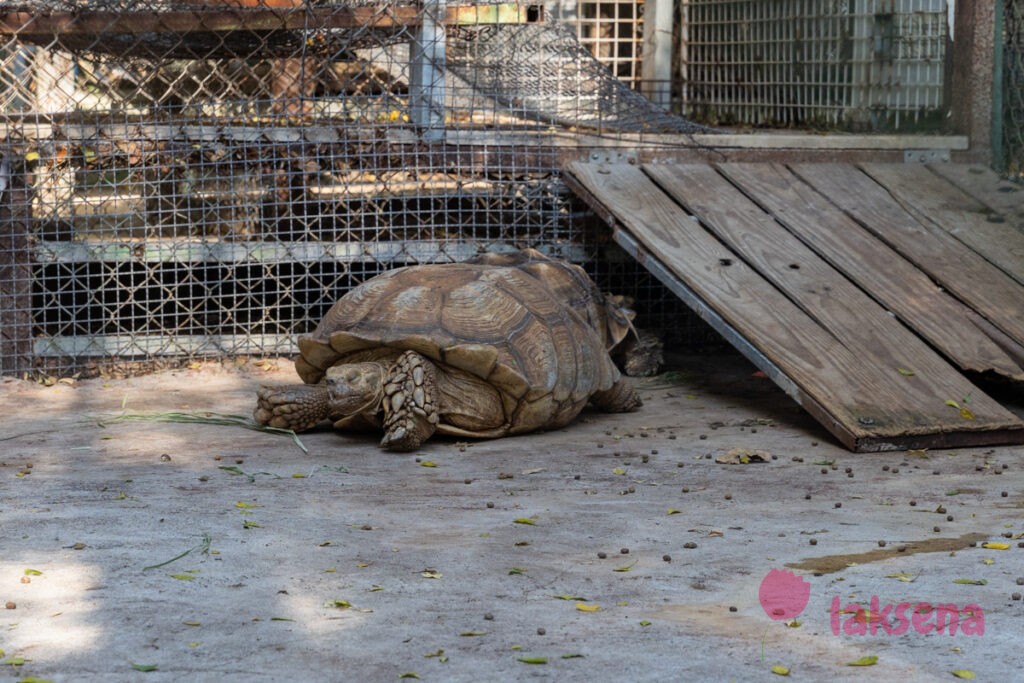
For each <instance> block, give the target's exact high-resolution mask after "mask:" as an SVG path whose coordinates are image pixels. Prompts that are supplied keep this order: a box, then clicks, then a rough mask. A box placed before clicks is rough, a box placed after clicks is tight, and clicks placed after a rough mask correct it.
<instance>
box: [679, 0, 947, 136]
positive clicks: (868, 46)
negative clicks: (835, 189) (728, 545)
mask: <svg viewBox="0 0 1024 683" xmlns="http://www.w3.org/2000/svg"><path fill="white" fill-rule="evenodd" d="M684 7H685V10H686V20H685V25H686V26H687V36H686V37H685V38H684V42H683V45H684V49H685V51H686V54H685V56H684V57H683V64H682V69H683V72H684V73H683V78H682V79H681V82H682V83H684V84H685V86H684V87H685V89H686V92H685V93H684V95H683V98H682V99H683V101H684V102H685V107H686V111H687V113H688V114H690V115H691V116H693V117H694V118H696V119H698V120H703V121H709V122H711V123H713V124H721V125H735V124H744V125H755V126H800V127H808V126H810V127H818V128H826V129H853V130H861V131H878V130H908V129H920V128H922V127H927V126H931V127H939V126H941V125H943V123H944V120H945V114H946V112H947V111H948V103H947V97H948V95H947V92H946V88H945V74H946V64H945V62H946V54H947V45H948V41H949V25H948V10H947V2H946V0H773V1H772V2H752V1H751V0H688V2H686V3H685V4H684Z"/></svg>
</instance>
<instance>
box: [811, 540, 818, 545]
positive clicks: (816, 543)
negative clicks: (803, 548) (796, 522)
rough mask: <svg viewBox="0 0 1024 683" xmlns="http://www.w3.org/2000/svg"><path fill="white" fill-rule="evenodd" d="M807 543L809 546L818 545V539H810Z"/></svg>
mask: <svg viewBox="0 0 1024 683" xmlns="http://www.w3.org/2000/svg"><path fill="white" fill-rule="evenodd" d="M809 543H810V544H811V545H818V539H816V538H812V539H811V540H810V541H809Z"/></svg>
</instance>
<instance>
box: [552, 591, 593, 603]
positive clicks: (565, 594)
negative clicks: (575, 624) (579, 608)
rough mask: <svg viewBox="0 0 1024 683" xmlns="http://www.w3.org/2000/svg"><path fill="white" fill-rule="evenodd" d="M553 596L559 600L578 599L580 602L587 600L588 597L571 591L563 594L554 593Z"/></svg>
mask: <svg viewBox="0 0 1024 683" xmlns="http://www.w3.org/2000/svg"><path fill="white" fill-rule="evenodd" d="M551 597H553V598H555V599H557V600H578V601H580V602H587V599H586V598H584V597H581V596H579V595H572V594H570V593H563V594H562V595H552V596H551Z"/></svg>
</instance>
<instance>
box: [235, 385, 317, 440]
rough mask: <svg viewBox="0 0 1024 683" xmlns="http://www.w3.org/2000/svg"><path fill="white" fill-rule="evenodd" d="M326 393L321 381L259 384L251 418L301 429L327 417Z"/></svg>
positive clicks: (259, 421) (264, 422)
mask: <svg viewBox="0 0 1024 683" xmlns="http://www.w3.org/2000/svg"><path fill="white" fill-rule="evenodd" d="M330 408H331V402H330V392H328V390H327V387H326V386H325V385H323V384H291V385H288V386H283V387H272V386H267V385H264V386H261V387H260V388H259V392H258V393H257V399H256V410H255V411H253V419H255V420H256V422H258V423H259V424H262V425H269V426H271V427H277V428H279V429H291V430H293V431H296V432H302V431H305V430H307V429H312V428H313V427H316V426H317V425H318V424H320V423H321V422H323V421H324V420H326V419H327V418H328V417H329V416H330Z"/></svg>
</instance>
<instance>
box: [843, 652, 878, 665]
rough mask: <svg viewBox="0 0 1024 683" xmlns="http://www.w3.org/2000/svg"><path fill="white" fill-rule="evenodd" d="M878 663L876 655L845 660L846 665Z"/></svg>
mask: <svg viewBox="0 0 1024 683" xmlns="http://www.w3.org/2000/svg"><path fill="white" fill-rule="evenodd" d="M877 663H878V655H867V656H865V657H861V658H860V659H855V660H853V661H852V662H847V663H846V666H874V665H875V664H877Z"/></svg>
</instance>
